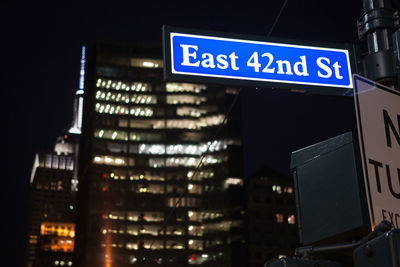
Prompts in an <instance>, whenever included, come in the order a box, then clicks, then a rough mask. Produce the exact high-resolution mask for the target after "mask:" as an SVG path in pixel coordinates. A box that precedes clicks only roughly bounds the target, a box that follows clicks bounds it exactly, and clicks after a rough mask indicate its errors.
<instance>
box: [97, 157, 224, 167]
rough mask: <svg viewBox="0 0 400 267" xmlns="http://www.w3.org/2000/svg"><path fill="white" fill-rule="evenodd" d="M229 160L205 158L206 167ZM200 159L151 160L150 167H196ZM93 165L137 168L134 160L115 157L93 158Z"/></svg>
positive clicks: (172, 158)
mask: <svg viewBox="0 0 400 267" xmlns="http://www.w3.org/2000/svg"><path fill="white" fill-rule="evenodd" d="M226 160H227V156H226V155H219V156H213V155H207V156H205V157H204V158H203V160H202V163H203V164H204V165H210V164H218V163H221V162H224V161H226ZM199 162H200V158H195V157H170V158H150V159H148V166H149V167H152V168H162V167H196V166H197V165H199ZM93 163H95V164H104V165H111V166H135V160H134V159H133V158H129V157H128V158H126V157H114V156H111V155H98V156H94V157H93Z"/></svg>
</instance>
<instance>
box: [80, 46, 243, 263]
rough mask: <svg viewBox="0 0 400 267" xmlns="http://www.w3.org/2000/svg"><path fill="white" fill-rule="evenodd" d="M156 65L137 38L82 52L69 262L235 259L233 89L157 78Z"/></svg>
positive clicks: (157, 53) (238, 164) (155, 52)
mask: <svg viewBox="0 0 400 267" xmlns="http://www.w3.org/2000/svg"><path fill="white" fill-rule="evenodd" d="M162 64H163V63H162V60H161V47H158V46H153V45H149V44H140V43H122V42H106V41H101V42H100V41H99V42H97V43H96V45H95V46H94V48H93V51H92V53H91V54H90V57H88V64H87V70H86V74H87V76H86V83H85V98H84V103H85V104H84V106H83V123H82V135H81V142H80V155H79V172H78V178H79V190H78V199H77V200H78V202H77V208H78V209H77V237H76V249H75V252H76V259H77V262H76V263H77V266H82V267H84V266H85V267H86V266H105V267H112V266H118V267H120V266H131V265H133V264H134V266H148V265H149V264H162V265H165V266H189V265H193V264H203V265H205V266H207V265H209V266H243V264H242V261H243V260H244V259H245V258H246V253H247V249H245V247H246V246H247V244H246V238H245V234H244V214H245V211H244V208H245V206H244V199H245V194H244V191H243V180H242V178H241V177H242V153H241V150H242V149H241V139H240V133H239V131H238V129H240V126H239V125H240V121H238V120H237V119H232V118H233V116H232V117H228V119H227V120H226V121H225V123H223V122H224V118H225V114H226V112H227V110H228V108H229V106H230V104H231V102H232V101H233V99H234V98H235V94H237V90H236V89H234V88H226V87H221V86H210V85H202V84H188V83H175V82H167V83H166V82H164V81H163V75H162ZM238 117H240V116H238ZM221 124H223V126H222V127H221V128H220V127H219V126H220V125H221ZM216 133H218V134H216Z"/></svg>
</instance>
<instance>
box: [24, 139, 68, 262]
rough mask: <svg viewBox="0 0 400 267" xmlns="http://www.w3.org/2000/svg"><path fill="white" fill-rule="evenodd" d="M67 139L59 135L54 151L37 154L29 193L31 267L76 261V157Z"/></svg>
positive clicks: (29, 256)
mask: <svg viewBox="0 0 400 267" xmlns="http://www.w3.org/2000/svg"><path fill="white" fill-rule="evenodd" d="M67 138H68V137H67V136H64V137H62V138H59V140H58V142H57V144H56V146H55V152H50V153H39V154H36V157H35V162H34V166H33V169H32V174H31V186H30V192H29V193H30V194H29V217H28V245H27V249H26V266H28V267H31V266H32V267H34V266H38V267H39V266H40V267H45V266H57V265H60V266H72V264H73V260H72V258H73V257H72V252H73V250H74V237H75V223H74V200H73V195H72V188H73V187H74V185H73V182H72V181H73V179H72V178H73V171H74V161H75V158H74V154H73V149H72V148H73V146H72V145H70V144H68V143H67V142H66V139H67ZM69 148H71V149H69Z"/></svg>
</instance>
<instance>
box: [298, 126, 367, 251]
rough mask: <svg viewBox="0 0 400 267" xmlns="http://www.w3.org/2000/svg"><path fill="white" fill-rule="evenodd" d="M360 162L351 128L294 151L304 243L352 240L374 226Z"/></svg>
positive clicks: (302, 240) (301, 230) (299, 218)
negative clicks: (371, 222)
mask: <svg viewBox="0 0 400 267" xmlns="http://www.w3.org/2000/svg"><path fill="white" fill-rule="evenodd" d="M360 164H361V161H360V153H359V149H358V144H357V139H355V138H354V137H353V134H352V132H347V133H345V134H342V135H339V136H336V137H333V138H331V139H328V140H325V141H322V142H320V143H316V144H314V145H311V146H309V147H305V148H302V149H300V150H298V151H295V152H292V159H291V168H292V169H294V174H293V175H294V183H295V191H296V204H297V213H298V225H299V235H300V242H301V243H303V244H324V243H329V242H347V241H353V240H354V239H359V238H361V237H362V236H364V235H365V234H367V233H368V232H369V231H370V230H371V227H370V221H369V214H368V206H367V201H366V194H365V187H364V180H363V175H362V169H361V165H360Z"/></svg>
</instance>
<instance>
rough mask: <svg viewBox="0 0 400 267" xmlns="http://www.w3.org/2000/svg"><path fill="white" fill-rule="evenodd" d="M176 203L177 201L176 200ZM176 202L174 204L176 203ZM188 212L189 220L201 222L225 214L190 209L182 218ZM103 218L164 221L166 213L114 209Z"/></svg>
mask: <svg viewBox="0 0 400 267" xmlns="http://www.w3.org/2000/svg"><path fill="white" fill-rule="evenodd" d="M171 200H172V202H173V201H174V200H177V198H175V199H172V198H171ZM175 203H176V201H175ZM175 203H174V204H175ZM185 214H187V218H188V219H189V221H197V222H200V221H202V220H215V219H219V218H222V217H223V216H224V215H223V213H222V212H218V211H201V212H200V211H192V210H189V211H187V212H185V213H184V214H182V218H181V219H182V220H183V217H185V216H184V215H185ZM102 218H103V219H111V220H128V221H132V222H138V221H140V222H161V221H164V213H163V212H156V211H153V212H150V211H146V212H139V211H128V212H123V211H112V212H110V213H109V214H103V215H102Z"/></svg>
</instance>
